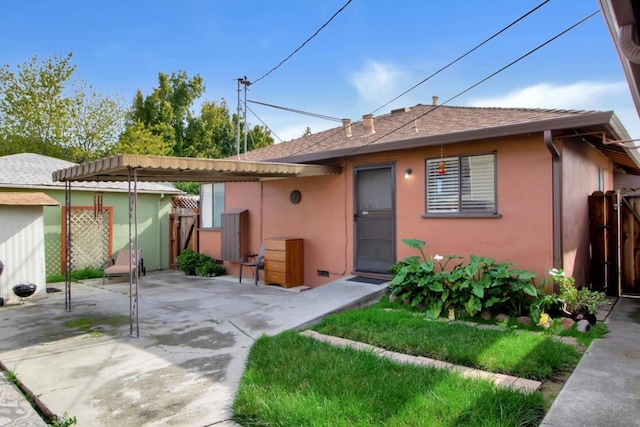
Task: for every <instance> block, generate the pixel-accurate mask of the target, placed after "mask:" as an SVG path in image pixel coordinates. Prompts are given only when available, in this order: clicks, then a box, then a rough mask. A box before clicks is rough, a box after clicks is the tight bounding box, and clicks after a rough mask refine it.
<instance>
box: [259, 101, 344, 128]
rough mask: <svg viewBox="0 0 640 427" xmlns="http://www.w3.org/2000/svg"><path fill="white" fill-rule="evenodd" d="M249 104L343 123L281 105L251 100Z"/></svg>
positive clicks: (329, 117)
mask: <svg viewBox="0 0 640 427" xmlns="http://www.w3.org/2000/svg"><path fill="white" fill-rule="evenodd" d="M247 102H250V103H252V104H258V105H264V106H265V107H271V108H277V109H279V110H284V111H289V112H292V113H298V114H303V115H305V116H311V117H316V118H318V119H324V120H331V121H334V122H340V121H342V119H339V118H337V117H331V116H326V115H324V114H318V113H310V112H308V111H302V110H296V109H294V108H288V107H281V106H279V105H273V104H267V103H266V102H259V101H252V100H250V99H249V100H247Z"/></svg>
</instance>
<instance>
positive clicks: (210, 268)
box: [178, 249, 225, 276]
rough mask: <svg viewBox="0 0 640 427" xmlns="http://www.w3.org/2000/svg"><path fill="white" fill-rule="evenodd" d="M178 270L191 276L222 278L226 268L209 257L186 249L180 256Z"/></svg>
mask: <svg viewBox="0 0 640 427" xmlns="http://www.w3.org/2000/svg"><path fill="white" fill-rule="evenodd" d="M178 270H180V271H184V273H185V274H187V275H189V276H220V275H222V274H224V273H225V269H224V266H223V265H222V264H219V263H218V262H216V260H214V259H213V258H211V257H210V256H208V255H205V254H199V253H197V252H194V251H192V250H190V249H185V250H184V251H182V252H181V253H180V255H178Z"/></svg>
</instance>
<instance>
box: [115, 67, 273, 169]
mask: <svg viewBox="0 0 640 427" xmlns="http://www.w3.org/2000/svg"><path fill="white" fill-rule="evenodd" d="M204 91H205V85H204V82H203V81H202V78H201V77H200V76H199V75H195V76H194V77H189V76H188V75H187V73H185V72H184V71H179V72H177V73H172V74H171V75H170V76H169V75H167V74H164V73H159V74H158V87H155V88H153V90H152V91H151V94H150V95H147V96H145V95H143V93H142V91H140V90H138V91H137V92H136V95H135V96H134V99H133V103H132V108H131V113H130V115H129V119H128V122H127V125H126V131H125V132H124V133H123V134H122V136H121V140H122V139H123V138H124V139H126V141H122V143H121V144H118V150H120V152H128V153H139V152H140V151H143V150H144V149H145V148H144V147H138V148H136V144H138V142H136V140H135V138H133V136H134V135H138V134H139V135H140V136H143V137H144V140H145V141H146V140H147V139H149V138H151V137H154V138H156V139H155V140H154V141H155V143H156V144H157V143H158V141H157V139H160V140H162V141H164V142H165V143H166V144H169V145H170V146H171V149H170V150H169V153H168V155H172V156H178V157H201V158H221V157H229V156H232V155H234V154H236V133H237V130H236V129H237V128H236V124H237V115H235V114H234V115H231V114H230V113H229V109H228V108H227V104H226V102H225V101H224V100H221V102H220V103H216V102H215V101H214V102H210V101H205V102H203V103H202V105H201V107H200V111H199V113H198V114H195V113H194V112H193V111H192V110H193V104H194V102H195V101H196V100H197V99H198V98H199V97H200V96H201V95H202V94H203V93H204ZM247 138H248V143H249V147H251V148H252V149H254V148H260V147H264V146H266V145H271V144H273V138H271V135H270V132H268V131H266V130H265V128H264V127H262V126H255V127H253V128H252V129H250V131H249V133H248V134H247ZM240 139H241V140H243V141H244V123H243V122H241V129H240ZM139 143H140V144H147V142H139ZM122 150H129V151H122Z"/></svg>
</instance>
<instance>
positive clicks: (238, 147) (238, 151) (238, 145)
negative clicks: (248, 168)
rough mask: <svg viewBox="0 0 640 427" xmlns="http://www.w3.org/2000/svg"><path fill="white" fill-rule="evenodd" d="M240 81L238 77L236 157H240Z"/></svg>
mask: <svg viewBox="0 0 640 427" xmlns="http://www.w3.org/2000/svg"><path fill="white" fill-rule="evenodd" d="M240 83H242V79H238V111H237V113H236V116H237V120H236V122H237V123H236V127H237V129H236V151H237V154H238V159H240V111H242V110H241V109H240Z"/></svg>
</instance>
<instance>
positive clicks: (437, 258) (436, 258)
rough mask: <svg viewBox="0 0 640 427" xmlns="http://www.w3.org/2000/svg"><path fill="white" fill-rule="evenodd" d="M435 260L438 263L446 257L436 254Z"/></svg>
mask: <svg viewBox="0 0 640 427" xmlns="http://www.w3.org/2000/svg"><path fill="white" fill-rule="evenodd" d="M433 259H435V260H436V261H442V260H443V259H444V257H443V256H442V255H438V254H435V256H434V257H433Z"/></svg>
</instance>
